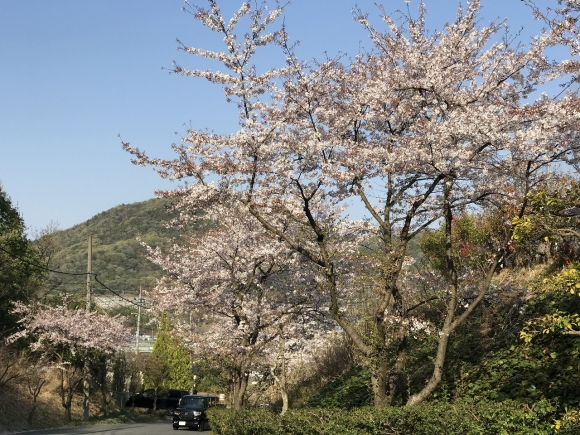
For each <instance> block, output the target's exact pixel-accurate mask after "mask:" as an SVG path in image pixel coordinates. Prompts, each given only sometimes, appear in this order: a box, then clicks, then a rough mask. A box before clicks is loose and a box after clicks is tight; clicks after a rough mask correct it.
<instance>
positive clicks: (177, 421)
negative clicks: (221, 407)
mask: <svg viewBox="0 0 580 435" xmlns="http://www.w3.org/2000/svg"><path fill="white" fill-rule="evenodd" d="M218 402H219V398H218V397H217V396H212V395H202V394H192V395H188V396H183V397H182V398H181V400H180V401H179V406H178V407H177V409H176V410H175V412H174V413H173V429H175V430H177V429H179V428H180V427H184V428H188V429H193V428H196V429H197V430H199V431H202V430H205V427H206V426H207V424H208V422H207V415H206V413H205V411H206V410H207V409H208V408H210V407H212V406H216V405H217V404H218Z"/></svg>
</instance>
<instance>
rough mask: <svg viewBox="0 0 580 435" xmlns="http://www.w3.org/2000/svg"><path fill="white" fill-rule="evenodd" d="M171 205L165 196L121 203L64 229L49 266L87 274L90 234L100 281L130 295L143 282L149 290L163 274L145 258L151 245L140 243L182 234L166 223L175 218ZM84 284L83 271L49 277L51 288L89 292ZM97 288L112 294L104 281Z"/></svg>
mask: <svg viewBox="0 0 580 435" xmlns="http://www.w3.org/2000/svg"><path fill="white" fill-rule="evenodd" d="M168 205H169V202H168V201H167V200H164V199H150V200H148V201H143V202H137V203H133V204H122V205H119V206H116V207H113V208H112V209H110V210H107V211H104V212H101V213H99V214H98V215H96V216H94V217H92V218H91V219H89V220H88V221H86V222H84V223H81V224H79V225H76V226H74V227H72V228H69V229H65V230H62V231H59V232H58V233H56V234H55V236H56V237H55V239H56V253H55V254H54V256H53V258H52V259H51V262H50V268H51V269H57V270H59V271H64V272H68V273H84V272H86V270H87V252H88V238H89V235H92V251H93V253H92V271H93V273H96V274H97V279H98V280H99V281H100V282H102V283H104V284H106V286H107V287H109V288H110V289H112V290H114V291H116V292H118V293H121V294H128V295H135V294H136V293H138V290H139V287H140V286H141V287H142V288H144V289H147V288H150V287H151V286H153V285H154V284H155V279H156V278H157V277H159V276H161V274H162V272H161V269H160V268H159V267H157V266H156V265H154V264H153V263H151V262H150V261H148V260H147V259H145V258H144V255H145V252H146V249H145V248H144V247H143V246H142V245H141V241H142V242H145V243H147V244H148V245H150V246H167V245H168V244H169V243H170V242H171V239H172V238H174V237H178V235H179V233H178V231H177V230H175V229H173V228H167V227H166V225H165V224H166V223H167V222H168V221H169V220H170V218H171V215H169V214H168V212H167V206H168ZM85 285H86V277H85V276H82V275H80V276H72V275H65V274H52V276H51V279H50V291H51V292H59V293H63V292H64V293H76V292H81V291H82V292H84V291H85ZM94 290H95V295H96V296H98V295H99V294H108V295H110V294H111V293H110V291H108V290H106V289H104V288H103V287H102V286H101V285H100V284H99V283H95V285H94ZM131 297H132V296H131Z"/></svg>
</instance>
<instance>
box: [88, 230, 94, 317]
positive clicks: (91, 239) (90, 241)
mask: <svg viewBox="0 0 580 435" xmlns="http://www.w3.org/2000/svg"><path fill="white" fill-rule="evenodd" d="M87 257H88V261H87V311H88V312H90V311H91V302H92V294H91V284H92V282H91V278H92V275H93V274H92V272H93V236H92V235H89V253H88V255H87Z"/></svg>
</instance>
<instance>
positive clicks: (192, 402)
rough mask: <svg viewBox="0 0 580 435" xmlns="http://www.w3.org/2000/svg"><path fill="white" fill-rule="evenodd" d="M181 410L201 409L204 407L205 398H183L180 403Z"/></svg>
mask: <svg viewBox="0 0 580 435" xmlns="http://www.w3.org/2000/svg"><path fill="white" fill-rule="evenodd" d="M179 407H180V408H201V407H203V397H182V398H181V400H180V401H179Z"/></svg>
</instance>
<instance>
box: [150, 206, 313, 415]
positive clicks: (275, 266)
mask: <svg viewBox="0 0 580 435" xmlns="http://www.w3.org/2000/svg"><path fill="white" fill-rule="evenodd" d="M204 219H206V220H207V219H211V222H213V223H212V224H210V228H209V229H207V230H206V231H205V232H204V233H202V234H193V235H190V236H183V237H182V238H181V240H180V243H179V244H175V245H174V246H173V248H172V249H171V250H170V251H169V252H168V253H163V252H162V251H161V250H160V249H159V248H156V249H153V248H149V253H150V255H149V258H150V259H151V260H152V261H153V262H155V263H156V264H158V265H159V266H161V267H162V268H164V269H165V270H166V272H167V275H168V278H166V279H164V280H162V281H160V282H159V283H158V285H157V287H156V288H155V289H154V290H153V291H152V292H150V293H149V296H150V297H151V298H152V299H153V300H154V301H155V303H154V309H155V310H157V311H159V312H163V311H169V312H171V313H173V317H174V319H180V318H181V319H183V318H184V315H185V319H186V320H185V321H183V320H182V321H181V322H180V323H179V321H177V322H178V323H177V325H176V327H175V331H176V332H177V333H178V334H179V335H182V336H183V337H184V338H185V341H186V343H187V344H188V345H189V347H190V349H191V351H192V352H193V354H194V358H195V357H201V358H204V357H208V355H211V356H213V357H214V358H217V359H218V360H219V361H221V362H220V365H223V366H226V367H229V369H230V373H231V378H232V395H231V396H232V405H233V406H234V408H236V409H239V408H240V407H241V406H242V404H243V400H244V395H245V393H246V389H247V386H248V380H249V376H250V374H251V372H252V370H253V364H254V361H255V358H256V356H257V355H258V354H259V353H260V352H261V350H262V349H263V348H264V346H265V345H266V344H267V343H268V342H269V341H271V340H273V339H274V338H275V337H276V335H277V334H278V328H280V327H282V326H283V325H285V324H289V323H291V322H292V321H293V320H294V318H295V317H296V316H298V315H305V314H306V313H307V312H309V311H316V304H315V303H316V300H315V298H313V297H312V296H311V293H312V292H311V291H309V289H310V287H312V286H313V285H315V281H314V280H313V278H311V277H310V276H309V275H308V274H307V273H305V270H304V268H301V267H298V266H296V262H297V261H299V260H300V257H299V256H297V255H296V254H294V253H293V252H292V251H291V250H289V249H288V248H287V247H286V245H285V244H284V243H281V242H280V241H277V240H275V239H274V238H273V237H272V236H270V235H268V234H266V233H264V232H263V231H262V230H261V225H260V224H259V223H258V222H256V221H255V220H253V218H252V217H251V216H250V215H249V214H248V213H247V212H246V211H245V210H244V209H243V208H239V207H236V206H235V204H227V205H226V206H214V207H211V208H207V209H206V213H204ZM311 281H312V282H311ZM188 315H192V316H193V315H194V316H195V319H196V322H195V323H189V319H188ZM224 362H225V364H224Z"/></svg>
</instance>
